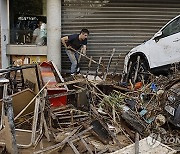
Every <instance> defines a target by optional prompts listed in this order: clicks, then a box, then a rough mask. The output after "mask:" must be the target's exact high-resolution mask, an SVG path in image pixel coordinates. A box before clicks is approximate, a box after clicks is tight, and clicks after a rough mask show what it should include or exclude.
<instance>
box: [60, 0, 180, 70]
mask: <svg viewBox="0 0 180 154" xmlns="http://www.w3.org/2000/svg"><path fill="white" fill-rule="evenodd" d="M179 14H180V1H179V0H64V2H62V36H65V35H69V34H73V33H79V31H80V30H81V28H84V27H85V28H88V29H89V31H90V36H89V38H88V53H87V55H88V56H89V57H90V56H93V59H94V60H96V61H98V60H99V57H100V56H102V57H103V61H104V63H105V65H107V62H108V60H109V57H110V55H111V52H112V49H113V48H115V50H116V53H115V55H114V57H113V61H112V65H111V69H110V71H111V72H112V71H113V70H114V69H115V64H116V62H117V61H119V65H118V72H119V73H121V72H122V69H123V61H124V56H125V54H126V53H127V52H128V51H130V50H131V49H132V48H133V47H135V46H137V45H139V44H141V43H142V42H143V41H144V40H148V39H150V38H151V37H152V36H153V34H154V33H155V32H157V31H158V30H159V29H160V28H161V27H162V26H163V25H164V24H165V23H167V22H168V21H169V20H170V19H172V18H173V17H175V16H176V15H179ZM119 54H121V57H120V58H118V55H119ZM82 61H83V62H82ZM82 61H81V69H82V70H84V71H85V70H86V69H87V65H88V61H87V60H86V59H82ZM96 67H97V65H95V64H93V65H92V68H91V70H90V71H95V69H96ZM69 68H70V62H69V60H68V58H67V56H66V54H65V52H64V49H62V69H63V71H66V70H69Z"/></svg>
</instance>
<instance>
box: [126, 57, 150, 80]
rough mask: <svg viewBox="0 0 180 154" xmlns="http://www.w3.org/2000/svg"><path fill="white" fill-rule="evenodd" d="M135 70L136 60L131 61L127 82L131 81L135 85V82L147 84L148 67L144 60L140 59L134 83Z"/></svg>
mask: <svg viewBox="0 0 180 154" xmlns="http://www.w3.org/2000/svg"><path fill="white" fill-rule="evenodd" d="M136 68H137V60H133V61H132V65H131V67H130V70H129V75H128V81H129V80H130V79H131V82H132V83H137V82H144V83H147V82H148V79H149V65H148V63H147V62H146V61H145V60H144V59H141V58H140V60H139V69H138V72H137V77H136V80H135V82H134V77H135V71H136Z"/></svg>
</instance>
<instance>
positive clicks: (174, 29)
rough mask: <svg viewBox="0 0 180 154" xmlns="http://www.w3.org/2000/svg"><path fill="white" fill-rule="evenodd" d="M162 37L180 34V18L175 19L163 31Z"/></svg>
mask: <svg viewBox="0 0 180 154" xmlns="http://www.w3.org/2000/svg"><path fill="white" fill-rule="evenodd" d="M162 32H163V37H167V36H170V35H172V34H176V33H178V32H180V18H177V19H175V20H174V21H172V22H171V23H170V24H169V25H167V26H166V27H165V28H164V29H163V31H162Z"/></svg>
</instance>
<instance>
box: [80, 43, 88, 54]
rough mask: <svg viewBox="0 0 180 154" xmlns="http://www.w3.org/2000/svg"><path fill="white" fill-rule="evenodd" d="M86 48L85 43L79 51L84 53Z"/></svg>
mask: <svg viewBox="0 0 180 154" xmlns="http://www.w3.org/2000/svg"><path fill="white" fill-rule="evenodd" d="M86 49H87V47H86V45H83V46H82V48H81V53H82V54H84V55H86Z"/></svg>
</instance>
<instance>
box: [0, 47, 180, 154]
mask: <svg viewBox="0 0 180 154" xmlns="http://www.w3.org/2000/svg"><path fill="white" fill-rule="evenodd" d="M114 52H115V51H114V50H113V52H112V55H111V57H110V60H109V64H108V67H110V64H111V61H112V56H113V54H114ZM101 59H102V58H100V60H99V63H98V66H97V71H96V73H95V75H90V74H89V69H90V66H91V64H90V63H89V68H88V71H87V73H86V74H85V75H84V76H83V75H76V76H73V77H66V76H64V77H63V76H61V74H60V72H59V71H58V70H57V68H56V66H55V65H54V64H53V63H52V62H44V63H41V64H39V65H31V66H21V67H17V68H13V69H12V68H10V69H7V70H3V71H2V73H3V74H2V78H5V79H8V81H9V82H5V83H3V84H2V87H3V86H4V88H3V90H2V91H3V92H4V94H2V100H1V105H2V106H1V130H0V133H1V134H7V131H8V130H7V128H8V126H7V124H8V122H9V123H10V121H9V120H7V119H4V115H5V113H4V105H5V104H6V103H7V96H9V97H12V104H11V105H12V106H13V110H14V111H13V114H14V116H15V117H14V118H13V120H14V126H13V125H12V128H11V129H12V130H15V132H14V134H13V135H14V136H15V139H16V143H15V144H17V147H18V150H19V151H21V149H22V148H23V150H25V149H27V150H29V148H30V149H31V152H32V153H36V154H38V153H63V151H66V149H67V148H69V149H70V152H69V153H76V154H79V153H91V154H93V153H99V154H100V153H114V154H115V153H139V152H141V153H149V152H150V153H152V151H154V152H155V151H159V150H162V151H163V150H164V151H165V152H164V153H168V152H169V151H170V152H169V153H175V152H177V151H178V148H179V146H178V144H177V142H174V140H173V141H172V139H174V138H173V137H176V138H178V139H179V134H180V133H179V130H178V128H179V127H180V120H179V119H180V118H179V116H180V105H179V96H180V93H179V92H180V73H179V72H178V71H174V73H173V74H172V75H170V76H168V77H165V76H158V77H157V76H153V75H150V79H149V82H148V83H146V84H145V83H144V82H143V81H142V82H138V83H134V84H133V83H131V82H130V83H127V82H126V83H123V82H121V78H120V77H119V80H118V81H117V80H114V79H113V78H111V76H108V68H107V69H106V73H104V75H103V76H99V75H98V71H99V67H100V63H101ZM90 60H91V61H92V58H91V59H90ZM28 69H31V73H32V69H33V70H34V71H33V72H34V73H32V75H33V80H32V77H28V76H27V75H26V80H24V79H23V78H24V76H23V75H24V74H27V70H28ZM14 70H15V71H16V77H17V76H18V72H19V70H20V74H21V75H20V76H19V78H21V82H19V83H18V84H17V85H18V86H12V81H13V84H14V83H15V82H16V80H17V81H19V78H18V79H16V78H15V77H14V76H12V75H11V74H14ZM22 70H23V71H22ZM23 72H24V74H23ZM7 74H8V75H7ZM113 76H114V74H113ZM96 79H98V80H96ZM10 81H11V82H10ZM22 82H23V83H22ZM16 83H17V82H16ZM25 83H26V84H25ZM16 97H18V98H17V99H16V100H15V98H16ZM11 120H12V119H11ZM5 130H6V133H4V131H5ZM152 133H153V134H157V135H158V137H160V139H161V141H159V145H158V146H157V147H155V149H154V148H153V146H152V145H150V143H148V142H147V138H148V136H150V135H151V134H152ZM19 134H21V135H19ZM22 134H24V135H25V136H29V137H27V138H26V140H27V144H26V142H22V139H21V136H22ZM165 137H166V139H164V138H165ZM170 137H171V141H169V142H168V140H167V139H170ZM7 138H8V140H10V141H13V139H12V138H11V137H10V136H8V135H6V136H5V137H3V135H1V137H0V145H1V146H2V149H4V147H6V150H7V151H8V152H9V150H10V149H11V148H12V146H15V145H12V144H11V145H9V144H8V142H7ZM44 140H46V141H47V142H48V144H46V146H45V145H43V142H44ZM154 140H156V138H155V139H154ZM177 141H178V140H177ZM7 144H8V145H7ZM173 148H174V149H176V150H177V151H176V150H174V149H173ZM167 150H169V151H168V152H167ZM15 153H17V151H16V152H15Z"/></svg>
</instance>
